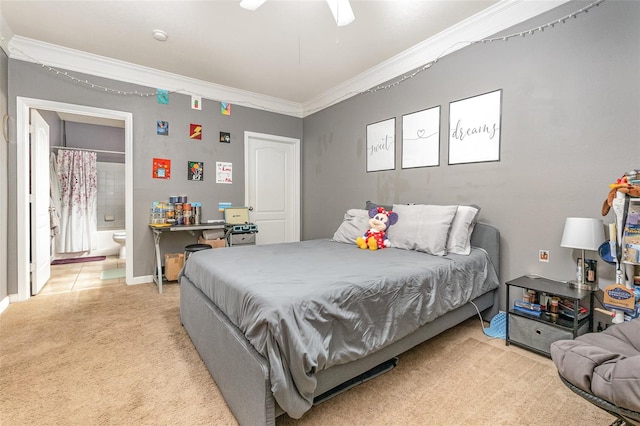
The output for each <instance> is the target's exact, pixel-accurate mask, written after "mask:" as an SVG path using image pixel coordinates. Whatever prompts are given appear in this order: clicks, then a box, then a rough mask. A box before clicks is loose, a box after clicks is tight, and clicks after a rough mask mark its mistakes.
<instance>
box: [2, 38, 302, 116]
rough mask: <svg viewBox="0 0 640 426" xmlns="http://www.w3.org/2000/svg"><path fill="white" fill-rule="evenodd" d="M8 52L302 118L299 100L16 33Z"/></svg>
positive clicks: (110, 76) (109, 76) (91, 72)
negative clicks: (208, 80)
mask: <svg viewBox="0 0 640 426" xmlns="http://www.w3.org/2000/svg"><path fill="white" fill-rule="evenodd" d="M9 52H10V55H9V57H10V58H11V59H18V60H22V61H27V62H33V63H37V64H40V65H42V64H45V65H46V66H49V67H52V68H61V69H65V70H69V71H75V72H80V73H84V74H91V75H95V76H98V77H104V78H108V79H111V80H116V81H122V82H126V83H133V84H138V85H141V86H145V87H150V88H153V90H155V88H162V89H165V90H169V91H172V92H177V93H183V94H187V95H191V94H194V95H198V96H202V97H203V98H206V99H212V100H217V101H224V102H229V103H231V104H234V105H240V106H245V107H248V108H255V109H262V110H265V111H272V112H276V113H279V114H285V115H291V116H294V117H302V115H301V114H302V109H301V105H300V104H299V103H297V102H290V101H286V100H283V99H278V98H275V97H271V96H266V95H261V94H258V93H254V92H249V91H246V90H240V89H235V88H233V87H228V86H223V85H220V84H215V83H210V82H207V81H202V80H197V79H194V78H190V77H185V76H182V75H178V74H173V73H169V72H165V71H160V70H157V69H154V68H148V67H143V66H140V65H135V64H132V63H129V62H124V61H119V60H116V59H111V58H106V57H104V56H99V55H94V54H92V53H87V52H82V51H79V50H74V49H69V48H66V47H62V46H58V45H55V44H50V43H45V42H41V41H38V40H33V39H30V38H26V37H21V36H14V37H13V38H12V39H11V41H10V43H9Z"/></svg>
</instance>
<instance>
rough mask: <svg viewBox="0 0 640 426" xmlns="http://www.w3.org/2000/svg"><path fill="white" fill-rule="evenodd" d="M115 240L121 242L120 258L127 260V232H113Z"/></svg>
mask: <svg viewBox="0 0 640 426" xmlns="http://www.w3.org/2000/svg"><path fill="white" fill-rule="evenodd" d="M113 241H115V242H116V243H118V244H120V253H119V255H118V258H119V259H122V260H125V258H126V247H125V244H126V242H127V233H126V232H125V231H118V232H114V233H113Z"/></svg>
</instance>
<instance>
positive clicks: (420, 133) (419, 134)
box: [418, 129, 424, 138]
mask: <svg viewBox="0 0 640 426" xmlns="http://www.w3.org/2000/svg"><path fill="white" fill-rule="evenodd" d="M418 137H419V138H424V129H420V130H418Z"/></svg>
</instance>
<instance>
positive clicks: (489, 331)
mask: <svg viewBox="0 0 640 426" xmlns="http://www.w3.org/2000/svg"><path fill="white" fill-rule="evenodd" d="M484 334H486V335H487V336H489V337H493V338H495V339H506V338H507V313H506V312H502V311H500V312H498V314H497V315H496V316H494V317H493V318H492V319H491V322H490V323H489V327H487V328H485V329H484Z"/></svg>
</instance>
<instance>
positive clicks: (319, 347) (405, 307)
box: [182, 240, 499, 418]
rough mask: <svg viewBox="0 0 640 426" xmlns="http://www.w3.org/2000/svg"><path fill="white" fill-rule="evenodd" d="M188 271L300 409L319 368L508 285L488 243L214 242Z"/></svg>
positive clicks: (284, 402)
mask: <svg viewBox="0 0 640 426" xmlns="http://www.w3.org/2000/svg"><path fill="white" fill-rule="evenodd" d="M182 274H184V275H185V276H186V277H187V278H189V280H191V281H192V282H193V283H194V284H195V285H196V287H198V288H199V289H200V290H201V291H202V292H203V293H204V294H205V295H206V296H207V297H209V298H210V299H211V301H212V302H213V303H214V304H215V305H217V306H218V307H219V308H220V309H221V310H222V311H223V312H224V313H225V314H226V315H227V316H228V318H229V319H230V320H231V322H233V323H234V324H235V325H236V326H237V327H238V328H239V329H240V330H241V331H242V332H243V333H244V334H245V336H246V337H247V339H248V340H249V342H251V344H252V345H253V346H254V347H255V349H256V350H257V351H258V352H259V353H261V354H262V355H263V356H265V358H267V359H268V360H269V365H270V379H271V384H272V392H273V395H274V397H275V399H276V401H277V402H278V404H279V405H280V407H281V408H282V409H283V410H285V411H286V412H287V413H288V414H289V415H290V416H291V417H294V418H299V417H301V416H302V414H304V412H305V411H307V410H308V409H309V408H310V407H311V404H312V402H313V394H314V390H315V388H316V378H315V373H316V372H317V371H320V370H323V369H326V368H328V367H331V366H332V365H336V364H342V363H346V362H349V361H352V360H355V359H359V358H362V357H364V356H366V355H367V354H369V353H371V352H375V351H376V350H378V349H380V348H382V347H384V346H385V345H387V344H390V343H392V342H394V341H396V340H398V339H400V338H402V337H404V336H406V335H408V334H410V333H412V332H413V331H415V330H416V329H417V328H418V327H420V326H421V325H423V324H425V323H427V322H429V321H431V320H433V319H435V318H436V317H438V316H439V315H442V314H444V313H446V312H448V311H450V310H452V309H455V308H456V307H458V306H461V305H463V304H465V303H467V302H468V301H469V300H471V299H473V298H475V297H477V296H479V295H481V294H483V293H485V292H486V291H489V290H492V289H494V288H496V287H498V285H499V282H498V279H497V275H496V272H495V270H494V268H493V267H492V266H491V264H490V262H489V260H488V256H487V254H486V252H485V251H484V250H481V249H473V250H472V252H471V254H470V255H469V256H461V255H449V256H446V257H438V256H432V255H428V254H425V253H420V252H416V251H409V250H400V249H393V248H391V249H384V250H378V251H369V250H360V249H358V248H357V247H356V246H355V245H350V244H343V243H338V242H334V241H330V240H313V241H305V242H300V243H288V244H273V245H261V246H239V247H233V248H230V249H223V250H220V249H215V250H205V251H201V252H197V253H194V254H192V255H191V256H190V257H189V261H188V262H187V264H186V266H185V268H184V270H183V271H182Z"/></svg>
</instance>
